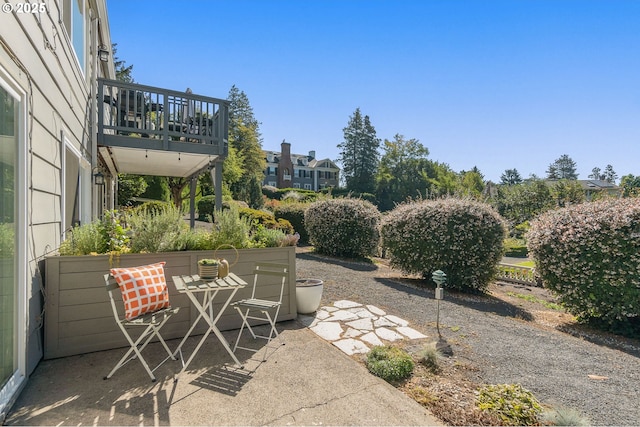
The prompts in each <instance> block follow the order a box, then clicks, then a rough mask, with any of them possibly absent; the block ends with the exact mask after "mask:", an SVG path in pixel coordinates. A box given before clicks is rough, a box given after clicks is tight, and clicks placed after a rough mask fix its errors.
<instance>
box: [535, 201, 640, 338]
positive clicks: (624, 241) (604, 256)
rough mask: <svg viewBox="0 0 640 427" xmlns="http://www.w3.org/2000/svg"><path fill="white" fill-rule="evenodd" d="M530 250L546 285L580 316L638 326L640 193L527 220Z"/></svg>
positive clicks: (614, 326)
mask: <svg viewBox="0 0 640 427" xmlns="http://www.w3.org/2000/svg"><path fill="white" fill-rule="evenodd" d="M527 242H528V247H529V253H530V254H531V255H532V256H533V258H534V259H535V262H536V271H537V273H538V275H539V276H540V277H541V279H542V282H543V284H544V286H545V287H547V288H548V289H550V290H552V291H553V292H554V293H556V294H557V296H558V299H559V301H560V302H561V303H563V304H564V306H565V307H566V308H567V310H568V311H569V312H571V313H572V314H574V315H575V316H577V317H578V318H579V319H581V320H583V321H590V322H591V323H592V324H594V325H596V326H599V327H604V328H608V329H611V330H613V331H616V332H618V333H624V334H628V333H630V334H632V333H634V331H635V333H636V334H637V333H638V332H640V274H639V273H640V199H613V200H612V199H605V200H600V201H597V202H591V203H584V204H581V205H573V206H570V207H568V208H563V209H558V210H554V211H550V212H547V213H545V214H543V215H541V216H540V217H538V218H537V219H536V220H534V221H532V223H531V229H530V230H529V232H528V233H527Z"/></svg>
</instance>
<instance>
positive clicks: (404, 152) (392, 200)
mask: <svg viewBox="0 0 640 427" xmlns="http://www.w3.org/2000/svg"><path fill="white" fill-rule="evenodd" d="M384 150H385V153H384V155H383V156H382V158H381V159H380V167H379V168H378V173H377V175H376V196H377V199H378V204H379V208H380V210H389V209H392V208H393V207H394V205H395V204H396V203H399V202H403V201H404V200H406V199H407V197H416V196H419V195H424V194H425V193H426V192H427V191H428V189H429V187H430V185H431V184H430V182H429V178H435V177H436V174H435V170H434V168H433V165H432V162H431V161H430V160H429V159H427V156H428V155H429V150H428V149H427V148H426V147H425V146H423V145H422V144H420V142H419V141H418V140H417V139H413V138H412V139H408V140H407V139H405V138H404V136H403V135H400V134H396V135H395V137H394V139H393V141H389V140H387V139H385V140H384Z"/></svg>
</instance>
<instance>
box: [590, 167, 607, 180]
mask: <svg viewBox="0 0 640 427" xmlns="http://www.w3.org/2000/svg"><path fill="white" fill-rule="evenodd" d="M601 171H602V169H600V168H599V167H597V166H596V167H595V168H593V169H591V175H589V176H588V177H587V178H589V179H596V180H599V179H604V175H603V174H602V173H600V172H601Z"/></svg>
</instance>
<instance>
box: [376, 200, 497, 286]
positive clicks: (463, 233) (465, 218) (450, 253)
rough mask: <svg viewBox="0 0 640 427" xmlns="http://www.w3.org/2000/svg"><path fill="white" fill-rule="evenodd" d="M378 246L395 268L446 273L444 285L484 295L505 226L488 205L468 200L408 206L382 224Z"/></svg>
mask: <svg viewBox="0 0 640 427" xmlns="http://www.w3.org/2000/svg"><path fill="white" fill-rule="evenodd" d="M381 236H382V246H383V247H384V248H385V249H386V253H387V256H388V257H389V260H390V263H391V265H392V266H393V267H397V268H399V269H401V270H402V271H403V272H405V273H409V274H419V275H422V277H425V278H430V277H431V275H432V273H433V272H434V271H436V270H442V271H444V272H445V273H446V274H447V286H449V287H452V288H456V289H462V290H480V291H482V290H484V289H485V288H486V287H487V285H488V284H489V283H490V282H491V280H492V279H493V278H494V277H495V275H496V273H497V269H498V263H499V262H500V260H501V259H502V251H503V246H502V245H503V240H504V236H505V224H504V221H503V219H502V218H501V217H500V215H498V213H497V212H496V211H495V210H494V209H493V208H491V207H490V206H489V205H486V204H483V203H480V202H477V201H473V200H466V199H458V198H445V199H438V200H418V201H410V202H407V203H404V204H402V205H399V206H397V207H396V208H395V209H394V210H393V211H391V212H390V213H389V214H388V215H386V216H385V217H384V218H383V220H382V226H381Z"/></svg>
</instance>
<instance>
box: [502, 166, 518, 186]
mask: <svg viewBox="0 0 640 427" xmlns="http://www.w3.org/2000/svg"><path fill="white" fill-rule="evenodd" d="M520 183H522V177H521V176H520V173H519V172H518V169H515V168H514V169H506V170H505V171H504V173H503V174H502V175H500V184H503V185H516V184H520Z"/></svg>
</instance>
